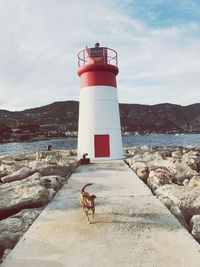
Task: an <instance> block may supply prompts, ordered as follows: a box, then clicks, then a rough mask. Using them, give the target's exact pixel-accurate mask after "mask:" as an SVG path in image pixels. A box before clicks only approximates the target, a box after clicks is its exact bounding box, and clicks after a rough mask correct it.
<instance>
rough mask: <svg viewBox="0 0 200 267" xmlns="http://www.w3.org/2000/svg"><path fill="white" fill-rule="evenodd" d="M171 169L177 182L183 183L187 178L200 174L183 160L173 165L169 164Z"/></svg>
mask: <svg viewBox="0 0 200 267" xmlns="http://www.w3.org/2000/svg"><path fill="white" fill-rule="evenodd" d="M169 170H170V173H171V175H172V176H174V181H175V182H176V183H177V184H182V183H183V181H184V180H185V179H189V180H190V179H191V178H192V177H193V176H195V175H198V172H197V171H195V170H192V169H191V168H190V167H189V166H188V165H187V164H186V163H183V162H175V163H174V164H173V165H171V166H169Z"/></svg>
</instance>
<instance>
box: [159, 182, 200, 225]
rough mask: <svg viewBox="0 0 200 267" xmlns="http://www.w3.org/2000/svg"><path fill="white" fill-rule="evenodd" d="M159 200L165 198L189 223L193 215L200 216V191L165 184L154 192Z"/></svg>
mask: <svg viewBox="0 0 200 267" xmlns="http://www.w3.org/2000/svg"><path fill="white" fill-rule="evenodd" d="M154 193H155V194H156V195H157V196H158V197H159V198H164V197H167V198H169V199H171V200H172V201H173V205H174V206H178V207H179V209H180V210H181V212H182V214H183V216H184V218H185V220H186V221H187V222H189V220H190V219H191V217H192V216H193V215H199V214H200V189H196V188H191V187H189V186H179V185H177V184H167V185H163V186H162V187H159V188H158V189H157V190H155V192H154Z"/></svg>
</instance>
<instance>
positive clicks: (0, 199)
mask: <svg viewBox="0 0 200 267" xmlns="http://www.w3.org/2000/svg"><path fill="white" fill-rule="evenodd" d="M25 180H26V181H25ZM25 180H21V181H16V182H11V183H7V184H3V185H1V187H0V217H4V216H7V215H9V214H13V213H15V212H17V211H19V210H22V209H25V208H32V207H41V206H43V205H44V204H45V203H47V202H48V201H49V200H50V199H51V198H52V196H53V194H52V190H50V189H48V188H46V187H45V186H44V185H42V183H41V181H39V180H30V179H28V178H27V179H25Z"/></svg>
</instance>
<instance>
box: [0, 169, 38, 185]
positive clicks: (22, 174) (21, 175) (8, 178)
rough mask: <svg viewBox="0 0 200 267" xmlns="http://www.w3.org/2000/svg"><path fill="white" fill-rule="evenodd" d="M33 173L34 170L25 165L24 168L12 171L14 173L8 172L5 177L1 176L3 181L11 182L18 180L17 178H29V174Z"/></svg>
mask: <svg viewBox="0 0 200 267" xmlns="http://www.w3.org/2000/svg"><path fill="white" fill-rule="evenodd" d="M32 173H33V171H32V170H31V169H30V168H28V167H23V168H22V169H20V170H18V171H16V172H14V173H12V174H8V175H6V176H4V177H2V178H1V181H2V182H3V183H10V182H13V181H17V180H22V179H25V178H27V177H28V176H30V175H31V174H32Z"/></svg>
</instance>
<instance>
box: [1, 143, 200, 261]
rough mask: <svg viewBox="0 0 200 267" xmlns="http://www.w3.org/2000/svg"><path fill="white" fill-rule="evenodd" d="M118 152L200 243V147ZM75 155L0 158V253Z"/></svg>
mask: <svg viewBox="0 0 200 267" xmlns="http://www.w3.org/2000/svg"><path fill="white" fill-rule="evenodd" d="M124 153H125V155H126V158H125V159H124V162H125V163H126V164H127V165H128V166H129V168H130V169H131V170H132V171H133V172H134V173H135V174H136V175H137V176H138V177H139V178H140V179H141V180H142V181H143V182H144V183H145V184H146V185H147V186H148V187H149V188H150V189H151V192H152V194H153V195H155V196H156V197H157V198H159V199H160V200H161V201H162V202H163V204H164V205H165V206H166V207H167V208H168V209H169V211H170V212H171V213H172V214H173V215H174V216H175V217H176V218H177V220H178V221H179V222H180V223H181V224H182V225H183V226H184V227H185V228H186V229H187V230H188V231H189V232H190V233H191V234H192V235H193V237H194V238H195V239H196V240H197V241H198V242H199V243H200V147H191V146H190V147H189V146H188V147H178V146H176V147H175V146H173V147H161V146H157V147H155V146H152V147H150V146H142V147H127V148H124ZM75 157H76V151H75V150H51V151H40V152H36V153H24V154H23V153H20V154H17V155H9V156H3V157H1V158H0V181H1V182H0V191H1V192H0V193H1V194H0V196H1V201H0V217H1V219H0V243H1V244H4V247H3V250H2V249H1V246H0V256H3V254H4V258H5V257H6V255H7V253H9V251H10V250H11V249H12V248H13V247H14V246H15V244H16V240H17V241H18V240H19V239H20V238H21V237H22V236H23V234H24V233H25V232H26V231H27V229H28V228H29V226H30V225H31V224H32V223H33V222H34V220H35V219H36V218H37V216H39V214H40V213H41V211H42V210H43V209H44V208H45V207H46V205H47V203H49V202H50V201H51V200H52V199H53V197H54V195H55V194H56V193H57V192H58V191H59V190H60V189H61V188H62V186H63V185H64V184H66V183H67V180H68V179H69V177H70V176H71V174H72V173H73V172H74V170H75V169H76V168H77V166H78V165H79V163H78V161H77V160H76V158H75ZM26 190H28V191H26ZM24 194H26V195H27V197H28V199H29V201H28V202H27V199H26V201H25V202H24V200H23V195H24ZM38 194H39V195H38ZM15 201H16V203H17V204H15V203H14V204H13V202H15ZM27 203H28V204H27ZM24 216H25V217H24ZM27 219H28V222H27V221H26V220H27ZM24 220H25V221H24ZM27 223H28V224H27ZM16 225H18V226H19V230H17V231H18V232H16V231H15V230H16V229H14V228H16ZM21 225H22V226H23V228H21V227H22V226H21ZM7 229H10V232H8V231H7ZM13 231H14V232H13ZM1 232H2V235H1ZM5 238H6V239H5ZM7 240H9V242H7ZM8 244H9V245H8Z"/></svg>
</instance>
